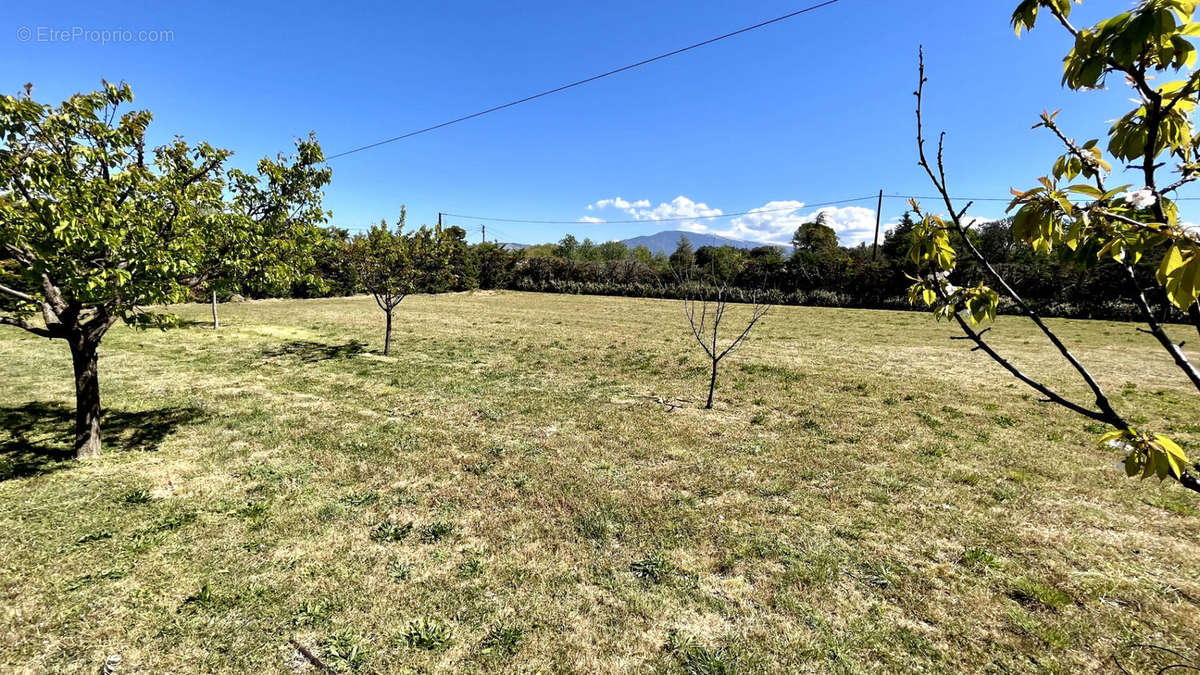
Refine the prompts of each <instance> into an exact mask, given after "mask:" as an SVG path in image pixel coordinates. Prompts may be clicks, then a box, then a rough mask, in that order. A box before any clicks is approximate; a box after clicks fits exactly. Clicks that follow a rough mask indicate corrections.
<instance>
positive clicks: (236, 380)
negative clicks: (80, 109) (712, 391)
mask: <svg viewBox="0 0 1200 675" xmlns="http://www.w3.org/2000/svg"><path fill="white" fill-rule="evenodd" d="M178 311H179V312H180V313H181V314H182V315H183V316H184V317H185V319H187V320H188V321H189V323H188V324H187V325H185V326H184V327H182V328H180V329H176V330H171V331H168V332H159V331H135V330H132V329H128V328H124V327H118V328H114V329H113V331H112V332H111V333H110V334H109V336H108V337H107V338H106V339H105V341H104V345H103V348H102V352H101V362H100V368H101V377H102V388H103V395H104V404H105V409H106V419H105V433H106V439H105V443H106V447H105V456H104V457H103V458H101V459H99V460H96V461H89V462H86V463H77V462H74V461H70V460H68V459H65V458H66V457H67V456H69V448H70V433H71V428H70V425H71V415H72V401H73V386H72V381H71V375H70V373H71V366H70V359H69V355H68V351H67V348H66V345H65V344H63V343H61V342H49V341H46V340H41V339H37V338H34V337H31V336H27V335H26V334H24V333H22V332H20V331H18V330H16V329H8V328H4V329H0V670H3V671H6V672H7V671H18V672H21V671H31V672H63V671H76V672H95V671H96V669H97V668H99V667H100V665H102V664H103V663H104V661H105V659H106V658H107V657H108V656H109V655H111V654H119V655H120V656H121V658H122V666H121V667H122V670H123V671H125V672H165V671H173V672H200V671H250V670H255V671H260V672H288V671H304V670H307V671H310V672H311V671H313V669H314V667H313V666H312V665H311V664H310V662H309V661H308V660H307V659H306V658H305V657H304V656H302V655H301V654H300V653H299V652H298V650H297V649H296V648H295V647H294V646H293V643H292V640H295V641H296V642H297V643H299V644H301V645H303V646H304V647H305V649H307V650H308V651H310V653H311V654H312V655H313V656H315V657H317V658H318V659H320V660H322V661H323V662H324V663H326V664H327V665H328V666H329V667H331V668H334V669H344V670H352V669H359V670H361V671H363V672H395V671H451V672H480V671H512V672H517V671H519V672H530V671H534V672H579V673H602V672H647V671H650V672H680V671H684V672H689V669H690V672H720V671H719V670H715V669H716V668H719V667H720V666H722V665H723V666H725V667H727V668H729V669H731V670H732V671H735V672H784V671H789V672H797V671H801V672H802V671H821V672H825V671H832V672H869V671H877V670H886V671H906V672H912V671H927V672H982V671H992V672H997V671H1022V672H1026V671H1057V672H1079V671H1081V670H1105V669H1110V668H1113V664H1112V661H1111V659H1112V657H1113V656H1114V654H1116V655H1117V656H1118V657H1120V658H1122V659H1123V662H1124V663H1127V664H1132V665H1135V666H1136V665H1138V664H1142V665H1147V664H1149V663H1150V662H1151V661H1153V663H1155V664H1157V666H1156V667H1161V666H1162V665H1166V664H1168V663H1171V662H1172V661H1170V660H1167V661H1163V660H1161V659H1159V658H1158V657H1154V659H1151V658H1150V657H1151V656H1153V654H1149V653H1148V652H1147V650H1144V649H1143V650H1133V653H1132V655H1130V656H1128V657H1126V656H1125V655H1126V654H1127V652H1128V650H1126V649H1125V646H1126V645H1128V644H1130V643H1152V644H1157V645H1162V646H1164V647H1170V648H1173V649H1177V650H1181V651H1182V652H1184V653H1185V654H1186V655H1188V656H1190V657H1192V658H1195V657H1196V656H1200V655H1198V654H1196V653H1195V651H1194V650H1195V649H1196V640H1195V636H1196V634H1197V632H1198V631H1200V564H1197V561H1200V498H1198V497H1197V495H1195V494H1193V493H1189V492H1187V491H1185V490H1183V489H1182V488H1179V487H1177V486H1175V485H1171V484H1161V485H1160V484H1159V482H1158V481H1157V480H1148V481H1140V480H1131V479H1127V478H1125V477H1124V474H1123V473H1122V472H1121V471H1119V470H1118V469H1117V468H1116V467H1115V466H1114V462H1116V461H1117V460H1118V459H1119V456H1118V455H1117V454H1116V453H1115V452H1114V451H1112V450H1110V449H1106V448H1101V447H1099V446H1097V444H1096V437H1097V435H1098V432H1099V431H1100V429H1098V428H1096V427H1095V426H1093V425H1089V424H1088V423H1086V421H1085V420H1082V419H1081V418H1078V417H1075V416H1072V415H1070V414H1068V413H1066V412H1065V411H1061V410H1059V409H1056V408H1054V407H1050V406H1047V405H1045V404H1041V403H1038V402H1037V401H1036V399H1035V397H1034V396H1032V395H1031V393H1030V391H1028V390H1027V389H1025V388H1024V387H1023V386H1022V385H1020V384H1019V383H1017V382H1016V381H1015V380H1013V379H1012V378H1010V377H1008V376H1007V375H1006V374H1004V373H1003V372H1002V371H1001V370H1000V368H999V367H998V366H996V365H995V364H993V363H992V362H990V361H989V360H988V359H987V358H986V357H985V356H984V355H982V354H981V353H978V352H974V353H973V352H971V351H970V350H969V349H968V346H967V345H966V343H963V342H956V341H951V340H949V339H948V337H949V336H950V335H952V334H954V333H953V330H952V328H951V327H950V326H948V325H946V324H945V323H942V324H938V323H937V322H935V321H934V319H933V318H932V317H930V316H928V315H926V314H921V313H903V312H883V311H858V310H838V309H819V308H807V307H780V308H776V309H774V310H773V311H772V313H771V314H769V315H768V316H767V317H766V319H764V320H763V322H762V323H761V324H760V327H759V328H758V329H756V331H755V332H754V333H753V334H752V336H751V338H750V340H749V341H748V342H746V343H745V344H744V345H743V346H742V347H741V348H739V350H738V351H737V352H735V353H734V354H733V355H732V356H730V357H729V358H728V359H727V360H726V361H725V362H724V364H723V368H722V371H721V377H720V381H719V383H718V390H717V404H716V409H714V410H711V411H706V410H702V409H700V407H701V406H702V405H703V400H704V395H705V393H706V391H705V388H706V385H707V377H706V373H707V371H706V368H707V364H706V363H705V361H704V357H703V354H702V353H701V352H700V351H699V348H698V347H697V346H696V345H695V343H694V342H693V341H692V337H691V335H690V333H689V330H688V328H687V324H686V321H685V319H684V316H683V311H682V308H681V306H680V304H679V303H678V302H671V301H661V300H637V299H627V298H606V297H586V296H568V295H539V294H526V293H511V292H501V293H491V292H481V293H464V294H449V295H440V296H419V297H411V298H409V299H406V300H405V301H404V302H403V303H402V304H401V305H400V307H399V309H398V311H397V329H396V334H395V335H394V339H393V350H394V351H393V355H392V356H391V357H388V358H385V357H382V356H380V355H379V354H378V350H379V348H380V346H381V345H382V327H383V314H382V312H380V311H379V310H378V309H377V308H376V307H375V303H374V302H373V301H372V300H371V299H370V298H366V297H358V298H341V299H329V300H308V301H259V302H247V303H240V304H227V305H222V306H221V311H222V327H221V329H220V330H219V331H213V330H212V329H211V328H209V327H207V326H205V325H204V321H206V320H207V312H208V308H207V307H206V306H203V305H188V306H182V307H179V308H178ZM739 311H744V308H743V310H739ZM1051 323H1052V325H1053V326H1055V327H1056V328H1057V329H1059V330H1060V331H1061V335H1062V336H1063V337H1064V338H1065V340H1066V341H1067V342H1068V343H1069V344H1071V345H1073V346H1075V348H1076V351H1077V353H1078V354H1079V355H1080V356H1081V357H1082V358H1083V359H1084V360H1085V361H1086V362H1087V363H1090V364H1093V366H1094V370H1095V372H1096V374H1097V375H1098V377H1099V379H1100V380H1101V381H1102V382H1103V383H1104V384H1105V385H1106V386H1107V387H1108V388H1109V390H1110V393H1111V395H1112V398H1113V399H1114V401H1115V402H1116V403H1117V405H1118V407H1119V408H1120V409H1121V410H1123V411H1127V412H1128V414H1129V416H1130V417H1131V418H1132V419H1134V420H1135V421H1136V422H1137V423H1138V424H1142V425H1144V426H1146V427H1147V428H1152V429H1155V430H1158V431H1163V432H1166V433H1169V434H1171V435H1172V436H1173V437H1174V438H1176V439H1177V440H1179V441H1180V442H1181V443H1183V444H1184V446H1185V448H1187V449H1188V450H1190V452H1191V453H1192V454H1193V455H1196V454H1200V397H1198V396H1197V395H1196V392H1194V391H1189V389H1188V384H1187V382H1186V381H1185V380H1184V378H1183V377H1182V375H1181V374H1180V373H1178V372H1177V371H1176V370H1174V369H1173V366H1172V364H1171V363H1170V362H1169V360H1168V359H1167V358H1166V357H1165V356H1164V355H1163V353H1162V352H1161V350H1160V349H1158V348H1157V347H1156V345H1155V344H1154V343H1153V342H1152V339H1151V338H1149V337H1148V336H1146V335H1143V334H1140V333H1137V332H1135V330H1134V327H1133V325H1132V324H1120V323H1109V322H1092V321H1052V322H1051ZM730 327H731V328H732V327H733V326H732V324H731V326H730ZM1176 332H1177V335H1176V337H1177V339H1185V338H1187V339H1189V349H1191V345H1192V344H1195V342H1193V341H1194V340H1195V338H1196V336H1195V334H1194V333H1195V331H1194V330H1192V331H1191V333H1192V334H1191V335H1189V334H1188V332H1187V331H1186V330H1184V329H1183V328H1177V329H1176ZM989 337H994V341H995V344H996V345H997V346H998V347H999V348H1001V349H1002V350H1003V352H1004V353H1005V354H1007V355H1009V356H1010V357H1011V358H1012V359H1013V360H1014V361H1016V362H1017V363H1019V364H1020V365H1021V366H1023V367H1025V368H1027V369H1028V370H1029V371H1031V372H1034V373H1037V374H1039V375H1041V376H1044V377H1045V378H1046V379H1047V380H1049V381H1051V382H1054V383H1056V384H1061V385H1062V386H1063V387H1064V389H1065V390H1066V391H1068V392H1070V393H1071V394H1072V395H1073V396H1074V397H1075V398H1078V399H1080V400H1081V401H1086V400H1087V398H1086V395H1085V392H1084V391H1083V390H1082V388H1081V386H1080V385H1079V384H1078V383H1077V381H1076V380H1073V379H1072V378H1071V377H1070V373H1069V372H1067V370H1066V369H1065V368H1064V367H1063V363H1062V362H1061V361H1060V360H1059V359H1058V358H1056V357H1055V355H1053V354H1051V353H1050V352H1049V351H1048V350H1047V346H1048V345H1047V344H1046V342H1045V341H1044V340H1043V339H1041V337H1040V336H1039V335H1038V334H1036V333H1035V331H1034V330H1033V329H1032V327H1031V326H1030V325H1029V324H1028V322H1023V321H1021V320H1019V319H1016V318H1011V317H1004V318H1001V320H1000V321H999V322H998V325H997V327H996V330H994V331H993V332H992V333H989ZM362 343H367V344H366V345H363V344H362ZM1190 354H1191V355H1192V356H1193V358H1200V353H1198V352H1196V351H1194V350H1193V351H1191V352H1190ZM410 524H411V526H410ZM705 667H708V668H710V670H704V668H705Z"/></svg>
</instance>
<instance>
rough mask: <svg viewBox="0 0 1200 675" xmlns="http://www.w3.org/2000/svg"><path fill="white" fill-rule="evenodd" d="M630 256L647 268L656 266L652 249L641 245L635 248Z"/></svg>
mask: <svg viewBox="0 0 1200 675" xmlns="http://www.w3.org/2000/svg"><path fill="white" fill-rule="evenodd" d="M630 255H631V256H633V259H634V260H636V261H638V262H640V263H642V264H643V265H645V266H647V267H652V266H653V264H654V254H653V253H651V252H650V249H649V248H648V247H647V246H645V245H644V244H639V245H638V246H636V247H634V249H633V250H632V251H630Z"/></svg>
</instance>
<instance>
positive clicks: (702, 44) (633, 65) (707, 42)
mask: <svg viewBox="0 0 1200 675" xmlns="http://www.w3.org/2000/svg"><path fill="white" fill-rule="evenodd" d="M838 2H841V0H825V2H819V3H817V4H815V5H810V6H808V7H805V8H804V9H798V10H796V11H794V12H789V13H787V14H784V15H782V16H777V17H775V18H774V19H768V20H766V21H763V22H761V23H756V24H754V25H753V26H746V27H745V28H740V29H738V30H735V31H733V32H731V33H726V34H724V35H718V36H717V37H715V38H709V39H708V40H705V41H703V42H697V43H695V44H692V45H688V46H686V47H681V48H679V49H676V50H674V51H669V52H667V53H665V54H659V55H658V56H652V57H650V58H648V59H642V60H641V61H638V62H637V63H631V64H629V65H627V66H621V67H620V68H614V69H612V70H609V71H607V72H603V73H600V74H599V75H593V76H591V77H587V78H584V79H582V80H577V81H575V82H572V83H570V84H564V85H562V86H561V87H555V88H554V89H547V90H546V91H543V92H541V93H538V94H534V95H532V96H526V97H525V98H521V99H517V100H515V101H509V102H508V103H503V104H501V105H497V106H493V107H491V108H488V109H486V110H480V111H479V112H475V113H471V114H470V115H464V116H462V117H458V118H455V119H452V120H450V121H448V122H442V123H441V124H435V125H433V126H431V127H425V128H424V129H417V130H416V131H410V132H408V133H406V134H401V135H399V136H393V137H392V138H386V139H384V140H382V141H376V142H374V143H368V144H367V145H363V146H359V147H357V148H352V149H350V150H346V151H344V152H339V153H336V154H333V155H329V156H328V157H326V158H325V159H326V160H327V161H328V160H331V159H337V158H338V157H345V156H346V155H352V154H354V153H356V152H362V151H363V150H369V149H371V148H376V147H379V146H381V145H386V144H388V143H394V142H396V141H400V140H404V139H405V138H412V137H413V136H417V135H419V134H424V133H428V132H430V131H434V130H435V129H441V128H442V127H448V126H450V125H451V124H458V123H459V122H465V121H467V120H469V119H474V118H476V117H482V116H484V115H487V114H488V113H494V112H496V111H498V110H504V109H505V108H511V107H513V106H515V105H520V104H522V103H528V102H529V101H532V100H534V99H539V98H542V97H543V96H549V95H551V94H557V93H558V92H560V91H566V90H567V89H571V88H573V87H578V86H579V85H582V84H587V83H589V82H595V81H596V80H600V79H603V78H606V77H610V76H612V75H616V74H617V73H623V72H625V71H627V70H633V69H634V68H639V67H641V66H644V65H647V64H650V63H654V62H655V61H661V60H662V59H666V58H670V57H672V56H675V55H677V54H682V53H684V52H687V51H691V50H693V49H699V48H700V47H705V46H708V45H711V44H713V43H714V42H720V41H721V40H725V39H728V38H731V37H733V36H735V35H741V34H742V33H749V32H750V31H752V30H757V29H759V28H762V27H764V26H769V25H771V24H773V23H779V22H780V21H785V20H787V19H790V18H792V17H796V16H799V15H801V14H806V13H808V12H811V11H813V10H817V9H821V8H822V7H828V6H829V5H833V4H836V3H838Z"/></svg>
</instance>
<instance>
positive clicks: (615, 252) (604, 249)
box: [596, 241, 649, 261]
mask: <svg viewBox="0 0 1200 675" xmlns="http://www.w3.org/2000/svg"><path fill="white" fill-rule="evenodd" d="M596 248H597V253H599V257H600V260H604V261H612V260H624V259H625V258H627V257H629V246H628V245H627V244H626V243H625V242H621V241H606V242H604V243H603V244H600V245H599V246H597V247H596ZM648 252H649V249H647V253H648Z"/></svg>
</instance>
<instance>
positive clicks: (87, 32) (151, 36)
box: [17, 26, 175, 45]
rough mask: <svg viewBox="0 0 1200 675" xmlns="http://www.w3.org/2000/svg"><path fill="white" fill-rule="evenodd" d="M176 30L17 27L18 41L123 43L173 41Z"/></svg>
mask: <svg viewBox="0 0 1200 675" xmlns="http://www.w3.org/2000/svg"><path fill="white" fill-rule="evenodd" d="M174 40H175V31H173V30H169V29H138V28H87V27H85V26H71V27H69V28H55V27H54V26H33V27H30V26H21V27H20V28H18V29H17V41H18V42H90V43H94V44H101V45H107V44H121V43H137V42H173V41H174Z"/></svg>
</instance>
